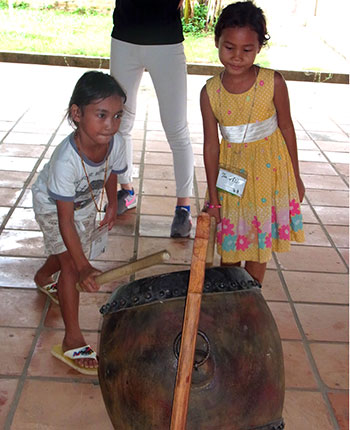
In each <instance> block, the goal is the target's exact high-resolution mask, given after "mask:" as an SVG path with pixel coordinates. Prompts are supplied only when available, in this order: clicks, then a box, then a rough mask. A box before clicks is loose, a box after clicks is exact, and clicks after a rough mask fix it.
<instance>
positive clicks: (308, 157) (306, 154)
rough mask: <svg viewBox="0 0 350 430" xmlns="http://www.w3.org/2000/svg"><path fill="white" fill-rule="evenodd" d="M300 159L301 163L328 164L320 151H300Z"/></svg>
mask: <svg viewBox="0 0 350 430" xmlns="http://www.w3.org/2000/svg"><path fill="white" fill-rule="evenodd" d="M298 158H299V160H300V161H315V162H317V163H326V162H327V159H326V158H325V156H324V155H323V154H322V152H320V151H304V150H302V149H300V150H298Z"/></svg>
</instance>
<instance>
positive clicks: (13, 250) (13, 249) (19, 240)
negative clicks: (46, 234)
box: [0, 230, 45, 257]
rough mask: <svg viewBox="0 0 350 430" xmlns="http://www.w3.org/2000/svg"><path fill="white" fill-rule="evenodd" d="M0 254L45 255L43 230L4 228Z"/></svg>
mask: <svg viewBox="0 0 350 430" xmlns="http://www.w3.org/2000/svg"><path fill="white" fill-rule="evenodd" d="M0 254H1V255H12V256H18V257H21V256H27V257H43V256H44V255H45V251H44V243H43V237H42V234H41V232H38V231H27V230H4V231H3V232H2V234H1V241H0Z"/></svg>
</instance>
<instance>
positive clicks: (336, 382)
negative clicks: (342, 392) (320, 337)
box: [310, 343, 349, 389]
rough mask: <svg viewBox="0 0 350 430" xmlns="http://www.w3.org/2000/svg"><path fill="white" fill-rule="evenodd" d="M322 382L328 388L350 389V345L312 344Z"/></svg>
mask: <svg viewBox="0 0 350 430" xmlns="http://www.w3.org/2000/svg"><path fill="white" fill-rule="evenodd" d="M310 348H311V352H312V355H313V357H314V359H315V362H316V366H317V368H318V370H319V372H320V376H321V378H322V381H323V382H324V383H325V384H326V385H327V387H328V388H333V389H348V388H349V366H348V363H349V345H348V344H347V343H346V344H345V343H344V344H332V343H312V344H311V345H310Z"/></svg>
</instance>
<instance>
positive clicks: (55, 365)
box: [28, 330, 99, 381]
mask: <svg viewBox="0 0 350 430" xmlns="http://www.w3.org/2000/svg"><path fill="white" fill-rule="evenodd" d="M83 334H84V338H85V340H86V343H87V344H89V345H90V346H91V347H92V348H93V349H94V350H95V351H97V350H98V342H99V339H98V333H97V332H85V333H83ZM63 336H64V331H63V330H44V331H43V332H42V333H41V335H40V337H39V338H38V341H37V343H36V345H35V349H34V352H33V356H32V359H31V361H30V364H29V367H28V376H39V377H46V378H74V379H76V380H77V381H79V380H81V379H84V380H85V379H86V378H88V379H94V380H97V379H98V378H97V376H87V375H83V374H81V373H79V372H77V371H76V370H74V369H72V368H71V367H69V366H67V365H66V364H65V363H63V362H62V361H60V360H58V359H57V358H55V357H54V356H53V355H52V354H51V348H52V347H53V346H54V345H58V344H61V343H62V340H63Z"/></svg>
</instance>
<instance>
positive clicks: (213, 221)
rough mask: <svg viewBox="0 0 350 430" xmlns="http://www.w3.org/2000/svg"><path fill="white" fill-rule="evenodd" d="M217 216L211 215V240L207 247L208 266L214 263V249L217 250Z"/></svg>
mask: <svg viewBox="0 0 350 430" xmlns="http://www.w3.org/2000/svg"><path fill="white" fill-rule="evenodd" d="M216 227H217V223H216V218H215V217H213V216H212V217H210V231H209V242H208V249H207V258H206V261H205V263H206V264H205V265H206V267H211V266H212V265H213V264H214V251H215V236H216Z"/></svg>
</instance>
